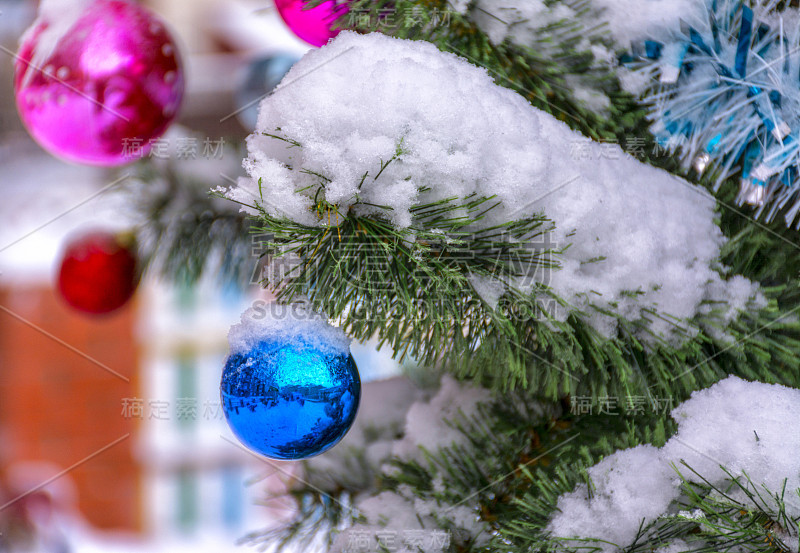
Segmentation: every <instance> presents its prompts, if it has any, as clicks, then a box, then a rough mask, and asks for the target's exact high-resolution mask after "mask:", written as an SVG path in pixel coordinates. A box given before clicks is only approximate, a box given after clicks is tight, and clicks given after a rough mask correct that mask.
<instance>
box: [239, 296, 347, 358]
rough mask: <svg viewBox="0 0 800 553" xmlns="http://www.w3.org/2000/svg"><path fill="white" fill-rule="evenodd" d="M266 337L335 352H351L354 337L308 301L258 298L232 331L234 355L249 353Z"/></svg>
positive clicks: (266, 338)
mask: <svg viewBox="0 0 800 553" xmlns="http://www.w3.org/2000/svg"><path fill="white" fill-rule="evenodd" d="M264 340H270V341H273V342H281V341H284V342H287V343H297V342H302V343H303V344H305V345H306V346H308V347H313V348H315V349H317V350H319V351H322V352H331V353H333V354H340V353H345V354H349V352H350V338H348V337H347V335H346V334H345V333H344V331H342V330H341V329H340V328H337V327H334V326H331V325H330V323H329V322H328V320H327V319H326V318H325V317H324V316H323V315H320V314H319V313H316V312H314V311H312V310H311V309H310V308H307V307H306V305H305V304H291V305H284V304H278V303H267V302H257V303H256V304H255V305H254V306H253V307H250V308H249V309H247V310H246V311H245V312H244V313H242V318H241V322H240V323H239V324H235V325H233V326H232V327H231V329H230V331H229V332H228V342H229V345H230V353H231V355H233V354H237V353H241V354H246V353H248V352H249V351H250V350H252V349H253V348H254V347H255V346H256V345H257V344H258V343H259V342H261V341H264Z"/></svg>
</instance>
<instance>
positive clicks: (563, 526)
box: [548, 376, 800, 552]
mask: <svg viewBox="0 0 800 553" xmlns="http://www.w3.org/2000/svg"><path fill="white" fill-rule="evenodd" d="M672 417H673V418H674V419H675V420H676V421H677V422H678V432H677V434H675V435H674V436H673V437H672V438H671V439H670V440H669V441H668V442H667V443H666V444H665V445H664V447H662V448H660V449H657V448H655V447H653V446H650V445H641V446H638V447H634V448H631V449H628V450H624V451H619V452H617V453H615V454H613V455H611V456H609V457H606V458H605V459H604V460H603V461H601V462H600V463H598V464H597V465H595V466H594V467H592V468H590V469H589V471H588V473H589V476H590V478H591V480H592V483H593V484H594V488H595V489H594V490H593V494H592V496H593V497H592V498H591V499H589V497H588V493H587V487H586V485H585V484H581V485H579V486H578V487H577V488H576V489H575V490H574V491H572V492H570V493H567V494H564V495H563V496H561V498H560V499H559V501H558V506H557V507H558V513H557V514H556V515H555V516H554V517H553V518H552V519H551V521H550V524H549V526H548V530H549V531H550V532H551V534H552V535H553V536H554V537H555V536H557V537H563V538H574V537H579V538H596V539H602V540H606V541H607V542H612V543H615V544H617V545H618V546H619V547H622V548H624V547H627V546H628V545H630V544H631V543H632V541H633V539H634V538H635V536H636V533H637V531H638V529H639V526H640V524H641V523H642V520H644V522H645V523H648V522H651V521H653V520H655V519H656V518H657V517H658V516H660V515H662V514H665V513H666V511H667V508H668V507H669V506H670V505H671V504H672V503H673V502H674V501H675V500H676V499H678V497H679V495H680V483H681V481H680V479H679V478H678V475H677V473H675V471H674V470H673V469H672V468H671V467H670V463H674V464H675V466H676V467H678V469H679V470H681V474H683V476H684V477H686V478H687V479H688V480H690V481H695V482H697V481H699V477H697V476H696V475H695V474H693V473H691V472H690V471H689V470H687V469H686V467H683V466H681V465H680V461H681V460H683V461H685V462H686V463H687V464H688V465H689V466H690V467H691V468H692V469H693V470H695V471H696V472H697V473H698V474H700V475H702V476H703V477H704V478H705V479H707V480H708V481H709V482H712V483H716V484H722V483H723V481H724V480H725V479H726V474H725V473H724V472H723V471H722V469H721V468H720V466H723V467H725V468H726V469H728V470H729V471H730V472H731V473H732V474H734V475H741V474H743V473H747V475H748V476H749V477H750V478H751V479H752V482H753V484H754V485H755V486H757V487H759V490H761V491H762V492H763V488H761V486H762V485H763V486H766V487H767V488H768V489H769V490H771V491H772V492H780V491H781V490H782V489H783V485H784V479H787V481H786V498H787V503H786V509H787V516H788V517H789V518H795V517H797V516H800V502H799V501H798V499H797V493H796V490H798V489H800V471H798V462H797V460H798V459H800V427H798V426H797V424H796V423H795V421H797V420H800V390H796V389H792V388H786V387H784V386H778V385H774V384H762V383H759V382H746V381H744V380H742V379H740V378H737V377H733V376H732V377H729V378H727V379H725V380H723V381H721V382H719V383H717V384H715V385H714V386H712V387H710V388H708V389H706V390H702V391H699V392H695V393H694V394H692V397H691V398H690V399H689V400H687V401H686V402H684V403H683V404H681V405H679V406H678V407H676V408H675V409H674V410H673V411H672ZM762 496H763V497H766V495H765V494H763V493H762ZM794 541H795V543H796V542H797V536H795V537H794ZM595 545H597V546H598V547H601V548H602V549H603V550H604V551H609V552H610V551H615V550H616V549H617V548H616V547H615V546H612V545H610V544H609V543H604V542H598V543H596V544H595Z"/></svg>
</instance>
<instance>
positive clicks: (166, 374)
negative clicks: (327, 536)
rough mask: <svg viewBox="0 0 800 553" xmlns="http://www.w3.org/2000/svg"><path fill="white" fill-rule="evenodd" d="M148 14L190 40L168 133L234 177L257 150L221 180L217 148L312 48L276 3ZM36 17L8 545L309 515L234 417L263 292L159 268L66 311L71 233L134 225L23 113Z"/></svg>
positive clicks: (8, 263)
mask: <svg viewBox="0 0 800 553" xmlns="http://www.w3.org/2000/svg"><path fill="white" fill-rule="evenodd" d="M144 4H145V5H147V6H148V7H149V8H151V9H152V10H153V11H155V12H156V13H157V14H159V15H160V16H161V17H162V18H163V19H164V20H166V21H167V23H168V24H169V25H170V26H171V27H172V30H173V33H174V36H175V38H176V39H177V40H178V42H179V43H180V44H181V45H182V55H183V60H184V64H185V71H186V83H187V89H186V96H185V99H184V103H183V107H182V111H181V113H180V115H179V118H178V120H177V124H176V125H174V126H173V127H172V129H171V130H170V132H169V133H168V135H167V136H166V139H167V140H170V141H175V140H181V138H182V137H193V138H192V140H196V142H197V155H196V156H194V157H193V158H191V159H186V160H184V165H186V166H189V165H191V164H192V163H194V162H196V163H197V170H196V171H195V172H196V173H205V176H206V178H207V179H208V181H209V182H208V185H209V188H210V187H213V186H219V185H229V184H230V179H232V178H235V177H236V176H237V175H239V174H241V169H240V163H241V155H238V156H237V155H236V154H234V153H231V152H232V150H225V152H224V156H225V159H221V158H222V157H223V154H222V152H221V151H220V152H219V153H218V154H217V153H215V154H214V158H215V159H216V160H218V161H220V163H218V164H217V166H215V168H216V169H215V170H214V171H211V170H209V169H208V167H207V166H204V165H202V164H203V163H208V161H209V158H210V157H211V156H210V155H203V145H204V143H206V142H209V143H214V144H216V143H222V142H223V141H224V143H225V144H226V145H232V146H234V147H235V146H236V144H240V143H241V141H242V140H243V139H244V138H245V137H246V136H247V134H248V133H249V132H251V129H252V127H253V126H254V125H255V109H256V106H255V105H253V106H251V107H250V108H249V109H244V110H242V109H241V108H242V106H243V105H245V104H246V103H247V102H248V101H249V98H251V97H252V94H251V95H250V96H248V90H250V89H252V88H253V86H252V85H253V83H252V82H250V83H248V79H250V80H251V81H252V79H253V71H256V73H257V74H258V72H259V71H262V72H263V71H264V70H265V69H264V66H263V60H264V59H266V58H274V57H276V56H279V57H281V58H282V59H283V60H284V61H283V62H282V63H284V64H285V66H286V67H285V68H284V69H282V70H281V71H285V70H286V69H288V67H289V66H290V65H291V63H292V60H296V59H298V58H299V57H300V56H302V55H303V53H304V52H306V51H307V50H308V49H309V48H310V46H309V45H307V44H305V43H304V42H302V41H300V40H299V39H297V38H296V37H295V36H294V35H293V34H292V32H291V31H290V30H288V29H287V28H286V27H285V26H284V24H283V22H282V20H281V19H280V17H279V16H278V14H277V13H276V11H275V9H274V7H273V5H272V3H271V0H261V1H253V0H150V1H148V2H144ZM36 9H37V2H34V1H31V0H0V45H2V53H0V90H1V91H2V92H1V93H0V168H1V169H0V221H1V223H0V551H41V552H59V553H67V552H79V551H80V552H82V551H101V550H102V551H104V552H115V551H119V552H126V551H130V552H133V551H155V552H158V551H170V552H173V551H181V550H186V551H189V550H191V551H193V552H196V553H199V552H202V551H214V552H216V553H220V552H225V551H233V550H237V549H241V547H237V545H236V543H237V541H238V540H239V539H240V538H242V537H243V536H244V535H245V534H246V533H247V532H249V531H254V530H260V529H263V528H265V527H268V526H269V525H271V524H274V523H275V522H276V521H278V520H280V518H281V517H282V516H287V514H288V513H287V510H288V509H291V504H290V503H287V502H285V501H282V500H280V499H275V496H276V495H280V491H281V489H282V488H283V487H284V486H285V485H286V483H287V482H288V481H290V479H291V476H292V470H293V466H292V465H291V464H290V463H281V464H268V463H266V462H265V461H263V460H261V459H258V458H256V457H254V456H253V455H252V454H250V453H248V452H246V451H245V450H244V449H243V448H241V447H240V446H239V445H238V442H236V440H235V439H234V438H233V436H232V435H231V434H230V432H229V430H228V428H227V425H226V424H225V422H224V420H223V416H222V411H221V409H220V400H219V378H220V374H221V370H222V366H223V364H224V359H225V356H226V355H227V341H226V336H227V331H228V328H229V327H230V325H231V324H233V323H235V322H237V321H238V319H239V315H240V313H241V312H242V311H243V310H244V308H245V307H246V306H247V305H249V304H250V303H252V302H253V301H254V300H255V299H256V298H259V297H262V292H261V291H260V290H259V287H258V286H257V285H253V286H251V289H250V290H244V291H243V290H241V289H240V288H238V287H236V288H234V287H225V286H220V285H219V284H218V283H217V282H216V280H214V279H210V280H208V282H205V281H204V282H202V283H201V284H199V285H197V286H193V287H191V288H190V287H176V286H173V285H168V284H166V283H164V282H159V281H158V280H156V279H154V278H153V277H151V276H147V277H146V278H145V279H144V280H143V281H142V283H141V285H140V287H139V290H138V292H137V294H136V296H135V297H134V300H133V301H132V302H131V303H129V304H128V305H127V306H126V307H125V308H123V309H122V310H120V311H118V312H115V313H113V314H111V315H109V316H105V317H100V318H92V317H87V316H85V315H81V314H78V313H76V312H75V311H73V310H71V309H69V308H68V307H67V306H65V305H64V303H63V302H62V300H61V299H60V298H59V297H58V296H57V294H56V293H55V291H54V285H53V282H54V275H55V272H56V270H57V263H58V258H59V252H60V250H61V248H62V246H63V244H64V240H65V237H67V236H69V235H70V234H71V233H72V232H74V231H75V230H77V229H83V228H86V227H87V226H94V227H97V226H100V227H103V228H113V229H124V228H125V227H126V226H127V225H130V220H129V214H128V206H127V203H126V198H125V195H124V194H117V193H115V187H114V186H113V185H112V186H109V185H110V184H111V183H113V182H114V179H115V178H117V173H113V172H111V171H109V170H104V169H95V168H89V167H82V166H77V165H71V164H66V163H64V162H61V161H58V160H56V159H55V158H53V157H52V156H50V155H49V154H47V153H46V152H44V151H43V150H42V149H40V148H39V147H38V146H37V145H36V144H35V143H34V142H33V141H32V140H31V139H30V138H29V137H28V135H27V133H26V132H25V130H24V129H23V127H22V125H21V123H20V121H19V118H18V116H17V112H16V108H15V105H14V94H13V87H12V76H13V61H14V60H13V53H14V52H15V51H16V49H17V47H18V42H19V37H20V35H21V33H22V32H23V31H24V30H25V28H26V27H27V26H28V25H29V24H30V23H31V22H32V21H33V19H34V18H35V16H36ZM280 76H281V74H278V76H277V78H280ZM256 88H257V86H256ZM251 92H252V90H251ZM237 111H238V113H237V114H236V115H235V116H231V114H233V113H234V112H237ZM207 153H208V152H207ZM204 158H205V159H204ZM220 164H221V165H220ZM219 166H224V167H225V169H224V170H220V169H219ZM237 171H238V172H237ZM353 353H354V357H356V361H357V363H358V365H359V367H360V369H361V376H362V379H363V380H370V379H374V378H378V377H382V376H387V375H390V374H393V373H394V372H396V367H395V366H394V365H393V363H392V362H391V361H390V360H388V359H386V358H383V357H381V356H379V355H378V354H377V353H376V352H375V351H374V350H373V349H372V348H370V347H369V346H360V345H357V346H355V347H354V351H353Z"/></svg>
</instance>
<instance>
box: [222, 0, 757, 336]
mask: <svg viewBox="0 0 800 553" xmlns="http://www.w3.org/2000/svg"><path fill="white" fill-rule="evenodd" d="M652 3H653V4H656V5H658V4H663V3H664V2H655V1H654V2H652ZM295 81H297V83H296V84H295ZM277 128H280V129H281V130H280V131H279V132H280V134H281V135H283V136H285V137H287V138H289V139H291V140H295V141H297V142H299V143H300V144H301V145H302V147H297V146H294V145H292V144H290V143H287V142H284V141H282V140H276V139H274V138H270V137H267V136H264V135H263V134H261V133H264V132H266V133H275V132H277V131H276V129H277ZM257 131H258V132H257V133H255V134H253V135H251V136H250V137H249V139H248V151H249V156H248V157H247V159H245V161H244V167H245V169H246V171H247V173H248V175H249V177H248V178H242V179H240V181H239V185H238V187H234V188H233V189H231V190H229V192H228V196H229V197H230V198H231V199H234V200H237V201H241V202H244V203H247V204H250V205H253V204H254V202H255V201H258V202H259V203H260V204H262V205H263V207H264V209H266V211H267V212H268V213H269V214H271V215H273V216H278V217H288V218H290V219H292V220H294V221H297V222H300V223H303V224H308V225H324V224H327V219H326V218H323V219H322V220H321V219H319V218H318V217H317V216H316V215H315V214H314V211H313V210H314V207H315V203H314V197H313V193H309V191H308V187H309V186H312V187H313V185H314V184H315V183H316V182H317V181H316V180H315V179H316V177H313V176H312V175H311V174H309V172H314V173H320V174H323V175H325V176H326V177H327V178H329V179H330V181H329V182H327V183H326V185H325V189H324V192H322V193H321V194H320V198H319V199H323V197H324V199H325V200H326V201H327V202H329V203H332V204H337V205H338V206H339V210H340V211H341V212H343V213H345V212H347V211H348V210H352V212H353V213H355V214H358V215H373V216H375V215H378V216H384V217H388V218H389V219H390V220H391V221H392V222H393V223H394V224H395V225H397V226H398V227H406V226H408V225H409V224H410V223H411V222H412V216H411V213H410V211H409V209H410V207H412V206H414V205H417V204H419V203H421V202H430V201H436V200H441V199H444V198H450V197H461V198H463V197H466V196H468V195H470V194H476V195H478V196H496V197H497V198H498V199H499V200H501V202H502V205H500V206H498V207H497V208H496V209H494V210H492V211H490V212H489V213H488V214H487V216H486V217H485V219H483V220H482V221H480V225H481V226H490V225H495V224H499V223H504V222H507V221H509V220H513V219H521V218H525V217H529V216H532V215H534V214H537V213H544V214H545V215H546V216H547V217H548V218H549V219H551V220H552V221H553V222H554V223H555V226H556V228H555V230H553V231H552V237H551V241H550V243H551V244H555V245H556V246H566V245H568V244H571V246H570V247H569V248H568V249H567V251H566V253H565V254H564V255H563V256H561V257H560V258H559V259H560V261H561V264H562V268H561V269H560V270H557V271H551V272H549V273H548V275H549V278H547V279H546V281H545V282H544V283H545V284H548V285H549V286H550V287H551V288H552V290H553V291H554V292H555V293H557V294H558V295H559V296H560V297H562V298H564V299H565V300H567V301H568V302H570V303H571V304H572V306H573V307H575V308H578V309H581V310H585V311H591V306H592V305H596V306H598V307H600V308H603V309H611V310H614V309H616V310H617V312H618V313H620V314H621V315H623V316H625V317H626V318H627V319H628V320H632V321H645V320H646V319H648V318H652V319H653V320H652V322H649V323H645V324H646V325H649V328H650V330H651V331H652V332H654V333H655V334H658V335H662V336H665V337H667V338H669V339H672V340H673V341H681V340H683V339H684V336H685V335H684V334H683V333H677V332H676V330H675V326H674V324H673V323H672V322H668V321H665V320H664V319H662V318H660V317H657V318H653V317H651V316H650V315H649V313H648V310H650V309H656V310H658V312H659V313H661V314H663V315H667V316H669V317H672V318H674V319H679V320H684V319H690V318H692V317H693V316H695V315H696V314H698V313H699V312H701V310H702V309H703V304H704V303H705V302H707V301H729V302H732V303H733V304H734V305H736V306H740V305H745V304H746V303H747V300H748V299H750V296H748V294H749V293H750V292H752V288H750V287H746V286H741V285H740V284H739V283H736V284H735V285H733V286H728V285H727V284H726V283H725V281H723V280H722V278H721V277H720V274H719V272H718V270H717V269H718V268H717V267H716V262H717V258H718V256H719V250H720V246H721V245H722V244H723V243H724V237H723V236H722V233H721V231H720V230H719V228H718V227H717V225H716V223H715V222H714V210H715V202H714V200H713V198H712V197H710V196H709V195H708V194H707V193H705V191H703V190H702V189H700V188H699V187H696V186H694V185H692V184H690V183H688V182H686V181H684V180H682V179H680V178H678V177H675V176H673V175H671V174H669V173H667V172H665V171H661V170H658V169H655V168H653V167H651V166H648V165H645V164H642V163H639V162H638V161H636V160H635V159H633V158H632V157H630V156H628V155H626V154H625V153H623V152H622V150H621V149H620V148H619V147H618V146H616V145H611V144H603V145H601V144H597V143H594V142H592V141H590V140H589V139H587V138H585V137H583V136H582V135H580V134H578V133H576V132H574V131H572V130H570V129H569V128H568V127H567V125H565V124H564V123H561V122H559V121H557V120H556V119H555V118H554V117H552V116H550V115H548V114H545V113H543V112H541V111H539V110H537V109H534V108H533V107H531V106H530V105H529V104H528V103H527V101H526V100H525V99H524V98H522V97H521V96H519V95H518V94H516V93H514V92H512V91H511V90H508V89H506V88H502V87H500V86H497V85H496V84H495V83H494V82H493V81H492V80H491V78H490V77H489V75H488V74H487V72H486V70H484V69H481V68H478V67H475V66H473V65H471V64H469V63H468V62H467V61H466V60H464V59H461V58H459V57H457V56H455V55H453V54H449V53H443V52H440V51H439V50H438V49H437V48H436V47H435V46H433V45H432V44H429V43H426V42H423V41H403V40H398V39H393V38H390V37H387V36H384V35H381V34H378V33H375V34H370V35H357V34H354V33H349V32H345V33H341V34H340V35H339V36H338V37H337V38H336V39H335V40H333V41H332V42H331V43H329V44H328V45H327V46H325V47H323V48H320V49H319V50H315V51H312V52H310V53H309V54H307V55H306V56H305V57H304V58H303V59H302V60H301V61H300V62H298V63H297V64H296V65H295V66H294V67H293V68H292V70H291V71H290V72H289V74H288V75H287V76H286V77H285V78H284V80H283V82H282V83H281V85H280V86H279V87H278V88H277V89H276V91H275V92H274V93H273V94H272V95H270V96H269V97H268V98H266V99H265V100H264V101H263V102H262V104H261V109H260V115H259V122H258V126H257ZM401 139H402V148H403V150H404V153H403V154H402V155H401V156H400V158H399V159H397V160H395V161H394V162H392V163H391V164H390V165H389V166H388V167H386V168H385V169H384V171H383V173H382V174H381V177H380V179H379V180H377V181H373V176H375V175H376V174H377V172H378V170H379V169H380V166H381V162H387V161H388V160H389V159H391V158H392V156H394V155H395V152H396V149H397V147H398V146H399V145H400V141H401ZM365 173H368V174H369V176H368V177H367V178H366V179H364V183H363V185H362V186H361V187H360V188H359V183H360V182H361V180H362V176H363V175H364V174H365ZM259 181H260V184H259ZM424 187H427V188H428V190H427V191H425V192H422V191H421V190H422V189H423V188H424ZM367 204H375V205H381V206H389V207H390V208H391V210H389V211H387V210H385V209H382V208H378V207H374V206H371V205H367ZM249 211H250V212H251V213H252V212H253V210H249ZM734 315H735V310H734ZM562 316H563V315H562ZM732 316H733V315H732ZM587 319H588V320H589V321H590V323H591V324H593V325H594V326H595V327H596V328H597V329H598V330H600V331H601V332H603V333H604V334H605V335H608V336H610V335H613V334H614V333H615V331H616V329H617V324H616V321H615V320H614V319H613V318H611V317H608V316H605V315H601V314H600V313H599V312H590V313H588V314H587ZM644 334H645V336H644V337H645V338H646V336H647V335H646V333H644ZM688 334H691V332H689V333H688Z"/></svg>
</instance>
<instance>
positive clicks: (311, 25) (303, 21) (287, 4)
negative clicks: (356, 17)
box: [275, 0, 350, 47]
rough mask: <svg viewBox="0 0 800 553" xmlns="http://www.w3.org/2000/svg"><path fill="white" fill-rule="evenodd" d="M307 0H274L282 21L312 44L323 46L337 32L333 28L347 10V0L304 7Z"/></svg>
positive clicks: (337, 32)
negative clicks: (309, 7)
mask: <svg viewBox="0 0 800 553" xmlns="http://www.w3.org/2000/svg"><path fill="white" fill-rule="evenodd" d="M307 3H308V0H275V7H276V8H277V9H278V13H279V14H281V17H282V18H283V21H284V22H285V23H286V25H287V26H288V27H289V28H290V29H291V30H292V32H293V33H294V34H296V35H297V36H298V37H300V38H301V39H303V40H305V41H306V42H308V43H309V44H311V45H312V46H317V47H319V46H324V45H325V44H327V43H328V41H329V40H330V39H332V38H333V37H335V36H336V35H338V34H339V31H340V29H333V27H334V24H335V23H336V20H337V19H339V18H340V17H342V16H343V15H345V14H346V13H347V12H348V11H349V9H350V8H349V2H348V1H343V0H327V1H325V2H323V3H321V4H320V5H318V6H315V7H313V8H311V9H306V4H307Z"/></svg>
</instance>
